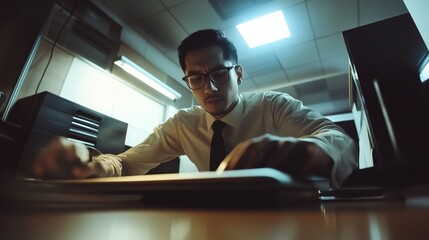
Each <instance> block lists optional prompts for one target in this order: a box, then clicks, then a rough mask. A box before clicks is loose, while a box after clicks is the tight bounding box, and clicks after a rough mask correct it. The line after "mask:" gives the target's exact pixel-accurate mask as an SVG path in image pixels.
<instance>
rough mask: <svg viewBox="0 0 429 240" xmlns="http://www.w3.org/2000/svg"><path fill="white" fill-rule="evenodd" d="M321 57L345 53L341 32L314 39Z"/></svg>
mask: <svg viewBox="0 0 429 240" xmlns="http://www.w3.org/2000/svg"><path fill="white" fill-rule="evenodd" d="M316 43H317V47H318V49H319V54H320V58H321V59H326V58H331V57H337V56H342V55H347V49H346V45H345V43H344V39H343V35H342V34H335V35H331V36H328V37H323V38H319V39H317V40H316Z"/></svg>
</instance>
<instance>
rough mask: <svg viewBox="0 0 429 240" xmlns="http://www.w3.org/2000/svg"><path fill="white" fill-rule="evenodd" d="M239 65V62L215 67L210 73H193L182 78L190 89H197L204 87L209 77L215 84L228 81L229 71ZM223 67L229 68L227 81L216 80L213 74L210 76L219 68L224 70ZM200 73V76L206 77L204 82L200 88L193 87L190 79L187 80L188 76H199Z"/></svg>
mask: <svg viewBox="0 0 429 240" xmlns="http://www.w3.org/2000/svg"><path fill="white" fill-rule="evenodd" d="M237 66H238V65H237V64H235V65H232V66H228V67H221V68H216V69H213V70H212V71H210V72H209V73H205V74H204V73H197V74H191V75H188V76H184V77H183V78H182V80H183V81H185V82H186V85H187V86H188V87H189V89H191V90H197V89H200V88H203V87H204V84H206V82H207V79H209V80H210V82H212V83H213V84H224V83H226V82H228V81H229V78H230V77H229V71H231V69H233V68H235V67H237ZM223 69H225V70H227V72H228V78H227V79H226V80H225V81H223V82H215V81H214V80H213V79H212V78H211V76H210V74H212V73H213V72H215V71H219V70H223ZM198 75H200V76H203V77H204V81H203V84H202V85H201V87H198V88H191V86H190V85H189V82H188V80H187V78H188V77H192V76H198Z"/></svg>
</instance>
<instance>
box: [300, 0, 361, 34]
mask: <svg viewBox="0 0 429 240" xmlns="http://www.w3.org/2000/svg"><path fill="white" fill-rule="evenodd" d="M307 4H308V10H309V12H310V20H311V22H312V24H313V31H314V33H315V35H316V37H322V36H327V35H331V34H334V33H338V32H341V31H344V30H348V29H351V28H355V27H357V24H358V14H357V12H358V11H357V0H323V1H309V2H307Z"/></svg>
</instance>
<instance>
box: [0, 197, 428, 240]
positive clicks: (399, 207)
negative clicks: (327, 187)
mask: <svg viewBox="0 0 429 240" xmlns="http://www.w3.org/2000/svg"><path fill="white" fill-rule="evenodd" d="M428 202H429V200H428V199H423V200H420V201H414V202H413V201H385V200H383V201H381V200H380V201H346V202H321V203H317V204H313V205H311V206H299V207H289V208H283V209H265V210H261V209H259V210H250V209H247V210H246V209H241V210H231V209H212V210H208V209H201V208H200V209H183V208H182V209H180V208H169V209H155V208H141V207H130V206H128V207H126V206H124V207H119V208H118V207H117V208H108V209H106V208H98V209H94V208H64V207H59V208H56V207H54V206H52V207H49V208H43V209H41V208H33V207H31V206H26V207H24V208H22V207H20V208H17V207H14V208H6V209H5V208H2V209H1V213H0V236H1V237H2V239H43V240H50V239H55V240H57V239H64V240H68V239H79V240H85V239H127V240H133V239H151V240H157V239H174V240H175V239H177V240H182V239H198V240H206V239H213V240H220V239H222V240H224V239H246V240H251V239H258V240H259V239H264V240H265V239H330V240H332V239H407V240H409V239H410V240H411V239H429V203H428Z"/></svg>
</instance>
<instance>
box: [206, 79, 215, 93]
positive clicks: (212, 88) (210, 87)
mask: <svg viewBox="0 0 429 240" xmlns="http://www.w3.org/2000/svg"><path fill="white" fill-rule="evenodd" d="M210 80H211V79H210V77H209V76H206V78H205V79H204V88H205V90H206V91H207V90H210V91H217V87H216V85H215V84H214V83H213V82H212V81H210Z"/></svg>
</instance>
